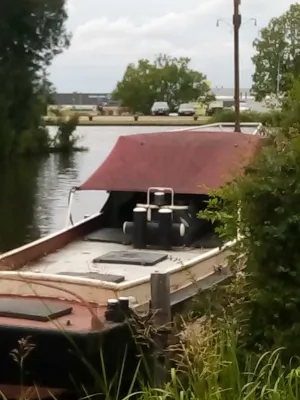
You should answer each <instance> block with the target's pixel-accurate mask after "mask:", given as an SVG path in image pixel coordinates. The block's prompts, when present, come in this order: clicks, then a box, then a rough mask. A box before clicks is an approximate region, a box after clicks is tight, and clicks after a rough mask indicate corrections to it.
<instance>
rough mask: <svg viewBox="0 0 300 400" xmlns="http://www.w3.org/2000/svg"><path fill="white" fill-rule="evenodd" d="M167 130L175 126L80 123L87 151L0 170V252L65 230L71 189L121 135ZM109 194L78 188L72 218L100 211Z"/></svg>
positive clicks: (82, 143) (104, 155) (92, 169)
mask: <svg viewBox="0 0 300 400" xmlns="http://www.w3.org/2000/svg"><path fill="white" fill-rule="evenodd" d="M51 129H55V128H51ZM168 129H170V130H172V129H176V127H172V128H166V127H79V128H78V131H77V132H78V134H79V135H80V136H81V141H80V144H81V145H82V146H85V147H87V148H88V149H89V150H88V151H87V152H81V153H75V154H73V155H72V156H70V157H67V158H66V157H65V156H61V155H58V154H52V155H50V156H49V157H47V158H46V159H43V160H37V159H31V160H19V162H18V163H14V164H13V165H11V166H10V167H9V168H7V169H6V170H2V171H0V182H1V191H0V252H3V251H6V250H9V249H12V248H14V247H16V246H20V245H22V244H24V243H27V242H29V241H32V240H34V239H37V238H39V237H42V236H45V235H47V234H49V233H51V232H54V231H56V230H58V229H62V228H63V227H64V226H65V224H66V214H67V208H68V194H69V191H70V189H71V188H72V187H73V186H77V185H79V184H80V183H81V182H83V181H84V180H85V179H86V178H88V176H89V175H90V174H91V173H92V172H93V171H94V170H95V169H96V168H97V167H98V166H99V165H100V163H102V161H103V160H104V159H105V158H106V156H107V155H108V154H109V152H110V150H111V149H112V147H113V146H114V144H115V143H116V141H117V139H118V137H119V136H120V135H126V134H134V133H147V132H153V131H159V130H160V131H163V130H168ZM106 197H107V195H106V193H105V192H80V193H76V194H75V198H74V202H73V207H72V210H73V212H72V215H73V219H74V220H75V221H76V220H79V219H81V218H83V216H84V215H85V214H92V213H95V212H97V211H99V209H100V208H101V206H102V205H103V203H104V201H105V200H106Z"/></svg>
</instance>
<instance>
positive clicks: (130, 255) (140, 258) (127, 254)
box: [93, 251, 168, 267]
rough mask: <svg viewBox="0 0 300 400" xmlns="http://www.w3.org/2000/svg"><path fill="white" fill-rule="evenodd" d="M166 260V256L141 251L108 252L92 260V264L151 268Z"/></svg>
mask: <svg viewBox="0 0 300 400" xmlns="http://www.w3.org/2000/svg"><path fill="white" fill-rule="evenodd" d="M167 258H168V254H162V253H151V252H142V251H110V252H109V253H106V254H103V255H102V256H100V257H97V258H95V259H94V260H93V263H106V264H127V265H142V266H145V267H151V266H153V265H156V264H158V263H159V262H161V261H164V260H166V259H167Z"/></svg>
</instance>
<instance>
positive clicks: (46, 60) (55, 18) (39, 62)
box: [0, 0, 70, 160]
mask: <svg viewBox="0 0 300 400" xmlns="http://www.w3.org/2000/svg"><path fill="white" fill-rule="evenodd" d="M1 5H2V7H1V15H0V37H1V41H0V81H1V94H0V110H1V111H0V158H1V160H7V159H8V158H9V157H10V156H11V155H13V154H14V153H16V152H17V153H20V152H21V150H22V148H25V147H26V148H28V147H30V143H27V145H26V146H24V141H25V139H26V141H29V140H33V141H34V143H33V147H35V146H37V145H38V142H39V139H38V140H37V141H36V140H35V134H37V135H38V134H39V127H40V125H41V115H42V114H43V112H44V108H45V101H44V98H45V94H46V92H47V90H48V89H49V82H48V80H47V79H46V76H45V70H46V68H47V67H48V66H49V65H50V64H51V61H52V59H53V57H54V56H56V55H57V54H59V53H60V52H61V51H62V50H63V49H64V48H66V47H67V46H68V45H69V39H70V37H69V35H68V34H67V32H66V28H65V21H66V19H67V14H66V10H65V0H45V1H42V2H40V1H35V0H15V1H13V2H11V1H8V0H3V1H2V2H1ZM47 85H48V89H47Z"/></svg>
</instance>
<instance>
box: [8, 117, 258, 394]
mask: <svg viewBox="0 0 300 400" xmlns="http://www.w3.org/2000/svg"><path fill="white" fill-rule="evenodd" d="M242 129H243V132H244V133H236V132H233V126H232V124H211V125H207V126H204V127H193V128H183V129H179V130H176V131H168V132H159V133H155V132H154V133H151V134H136V135H129V136H121V137H120V138H119V139H118V141H117V143H116V144H115V146H114V148H113V149H112V151H111V153H110V154H109V155H108V157H107V158H106V160H105V161H104V162H103V163H102V164H101V165H100V167H99V168H98V169H97V170H96V171H95V172H94V173H93V174H92V175H91V176H90V177H89V178H88V179H87V180H86V181H85V182H83V184H82V185H80V186H79V187H76V188H72V189H71V192H70V196H69V209H68V216H67V220H68V225H67V226H66V227H65V228H63V229H62V230H60V231H59V232H56V233H54V234H51V235H48V236H46V237H44V238H41V239H39V240H36V241H34V242H32V243H29V244H26V245H24V246H22V247H20V248H17V249H14V250H11V251H8V252H6V253H4V254H2V255H1V256H0V280H1V286H0V338H1V347H0V359H1V361H2V363H3V365H5V366H6V367H5V371H4V372H3V373H1V376H0V385H6V386H5V388H6V389H7V388H9V390H13V389H16V388H19V385H20V382H19V377H20V373H19V372H18V368H19V366H18V365H17V364H18V363H16V360H15V359H14V357H11V351H12V350H13V349H15V348H16V346H17V345H18V343H19V345H20V342H19V341H20V339H22V338H30V339H28V340H30V341H31V343H33V346H32V349H31V347H30V354H28V356H27V357H26V360H25V362H24V370H25V371H26V374H25V375H24V377H23V379H22V385H24V387H27V388H29V387H32V386H36V387H39V388H49V390H51V392H52V393H53V392H54V390H72V388H73V387H74V381H75V382H80V383H82V384H84V385H86V386H89V385H92V383H93V379H94V377H93V374H91V373H90V371H87V368H86V365H85V364H84V363H82V360H81V359H80V358H84V359H85V361H86V362H88V363H89V365H93V366H94V367H95V368H96V369H97V372H98V373H99V374H100V375H101V373H103V370H102V367H100V360H99V358H100V356H99V351H98V350H95V349H99V346H101V348H102V349H103V360H105V369H106V371H105V373H106V376H107V377H108V378H111V377H113V376H114V374H115V372H116V370H117V369H118V367H119V366H120V365H121V364H122V361H121V359H122V357H124V354H125V352H126V351H127V355H128V357H127V358H126V362H127V363H128V365H130V366H131V367H128V368H127V370H128V371H130V370H131V371H132V366H133V365H136V363H137V360H136V353H135V350H134V349H135V347H134V343H133V341H132V337H131V332H130V329H129V328H128V326H127V324H126V323H125V322H124V319H125V317H126V315H127V314H126V313H128V312H129V310H130V309H135V310H136V312H140V311H146V310H147V307H148V305H149V301H150V300H151V289H150V277H151V274H152V273H154V272H157V271H159V272H161V273H168V274H169V277H170V290H171V305H172V307H174V308H175V307H176V306H177V305H180V304H181V303H183V302H185V301H186V300H188V299H190V298H191V297H193V296H194V295H195V294H196V293H197V292H198V291H199V289H205V288H207V287H210V286H212V285H214V284H217V283H218V282H220V281H222V280H224V279H226V278H228V276H230V270H229V268H228V266H227V264H226V258H227V256H228V254H229V252H230V247H231V246H232V244H233V243H222V242H221V241H220V239H219V238H217V237H215V235H214V227H213V225H212V224H211V223H209V222H208V221H204V220H201V219H198V218H197V212H198V211H199V210H200V209H203V208H204V207H205V204H206V203H205V202H206V200H207V198H208V195H209V193H210V190H213V189H217V188H219V187H221V186H222V185H224V184H225V183H226V182H228V181H230V180H231V179H233V178H234V177H235V176H238V175H240V174H242V173H243V171H244V168H245V166H246V165H247V164H248V163H249V161H250V159H251V158H252V157H253V156H254V154H256V152H257V151H259V148H260V146H261V144H262V137H263V135H264V132H263V128H262V125H261V124H244V125H243V124H242ZM100 190H103V191H107V192H108V194H109V195H108V199H107V201H106V203H105V204H104V206H103V207H102V209H101V210H100V211H99V213H97V214H96V215H92V216H87V217H85V218H84V219H83V220H82V221H79V222H75V223H74V222H73V220H72V213H71V209H72V199H73V197H74V195H76V193H78V192H81V191H100ZM120 310H121V311H122V312H120ZM21 344H22V343H21ZM27 347H28V346H27ZM33 347H34V348H33ZM75 347H76V349H77V354H74V351H71V349H73V350H74V348H75ZM128 349H129V350H128ZM78 354H80V357H78ZM126 365H127V364H126ZM130 368H131V369H130ZM131 373H132V372H131ZM70 375H71V377H70ZM128 379H129V377H128ZM0 388H1V386H0ZM3 390H4V389H3ZM7 390H8V389H7Z"/></svg>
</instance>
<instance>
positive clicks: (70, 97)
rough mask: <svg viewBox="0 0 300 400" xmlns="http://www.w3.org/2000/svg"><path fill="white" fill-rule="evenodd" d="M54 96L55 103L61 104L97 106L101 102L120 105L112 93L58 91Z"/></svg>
mask: <svg viewBox="0 0 300 400" xmlns="http://www.w3.org/2000/svg"><path fill="white" fill-rule="evenodd" d="M53 97H54V98H53V100H54V102H55V104H57V105H59V106H72V105H78V106H81V105H82V106H97V105H98V104H101V103H107V105H118V102H117V101H113V100H112V99H111V94H110V93H78V92H74V93H56V94H55V95H54V96H53Z"/></svg>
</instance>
